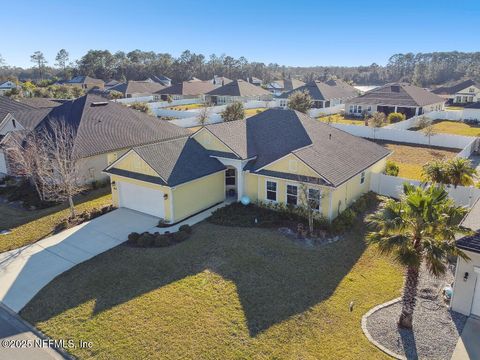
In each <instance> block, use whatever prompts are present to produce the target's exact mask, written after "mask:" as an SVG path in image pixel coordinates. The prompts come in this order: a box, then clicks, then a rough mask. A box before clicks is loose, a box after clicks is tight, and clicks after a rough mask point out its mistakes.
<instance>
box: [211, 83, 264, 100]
mask: <svg viewBox="0 0 480 360" xmlns="http://www.w3.org/2000/svg"><path fill="white" fill-rule="evenodd" d="M272 99H273V95H272V94H271V93H270V92H268V91H267V90H265V89H263V88H261V87H259V86H255V85H252V84H250V83H248V82H246V81H245V80H235V81H232V82H229V83H228V84H226V85H223V86H220V87H219V88H216V89H214V90H212V91H209V92H208V93H206V94H205V100H206V101H207V102H209V103H212V104H214V105H225V104H230V103H232V102H235V101H239V102H247V101H252V100H260V101H269V100H272Z"/></svg>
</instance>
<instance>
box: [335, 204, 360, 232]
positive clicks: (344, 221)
mask: <svg viewBox="0 0 480 360" xmlns="http://www.w3.org/2000/svg"><path fill="white" fill-rule="evenodd" d="M356 217H357V214H356V213H355V211H354V210H353V209H352V208H348V209H346V210H345V211H344V212H342V213H341V214H340V215H338V216H337V218H336V219H335V220H333V223H332V229H333V231H334V232H337V233H342V232H345V231H346V230H348V229H349V228H351V227H352V226H353V224H354V223H355V219H356Z"/></svg>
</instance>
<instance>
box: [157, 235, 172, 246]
mask: <svg viewBox="0 0 480 360" xmlns="http://www.w3.org/2000/svg"><path fill="white" fill-rule="evenodd" d="M170 245H171V241H170V236H168V235H160V234H158V233H156V235H155V239H154V240H153V246H155V247H167V246H170Z"/></svg>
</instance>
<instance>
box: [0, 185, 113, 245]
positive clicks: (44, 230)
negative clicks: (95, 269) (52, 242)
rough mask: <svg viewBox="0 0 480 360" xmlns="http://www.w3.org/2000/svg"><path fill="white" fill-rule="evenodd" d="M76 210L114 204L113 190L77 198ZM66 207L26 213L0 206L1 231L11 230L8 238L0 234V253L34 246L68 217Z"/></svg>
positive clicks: (94, 192) (2, 204)
mask: <svg viewBox="0 0 480 360" xmlns="http://www.w3.org/2000/svg"><path fill="white" fill-rule="evenodd" d="M75 201H76V204H78V205H77V206H76V209H77V211H78V212H79V213H80V212H82V211H87V210H92V209H93V208H97V209H99V208H102V207H104V206H106V205H110V204H111V203H112V198H111V195H110V188H109V187H107V188H102V189H98V190H93V191H91V192H89V193H88V194H86V195H79V196H78V197H77V198H76V200H75ZM68 215H69V210H68V209H67V205H66V204H63V205H57V206H53V207H50V208H46V209H40V210H24V209H22V208H19V207H15V208H13V207H12V206H10V205H7V204H5V203H0V230H2V229H10V230H12V232H11V233H10V234H8V235H0V253H1V252H4V251H8V250H12V249H16V248H19V247H21V246H24V245H28V244H31V243H34V242H36V241H38V240H40V239H42V238H44V237H46V236H48V235H50V234H51V233H52V231H53V230H54V228H55V226H56V225H58V224H59V223H60V222H61V220H62V219H65V218H67V217H68Z"/></svg>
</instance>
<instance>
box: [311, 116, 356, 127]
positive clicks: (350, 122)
mask: <svg viewBox="0 0 480 360" xmlns="http://www.w3.org/2000/svg"><path fill="white" fill-rule="evenodd" d="M329 118H330V119H329ZM317 119H318V120H320V121H323V122H326V123H328V122H331V123H332V124H334V123H337V124H347V125H360V126H365V120H362V119H348V118H346V117H345V115H342V114H332V115H325V116H320V117H317Z"/></svg>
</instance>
